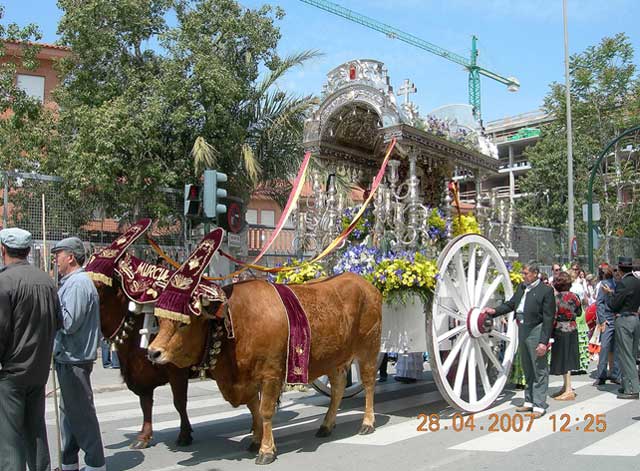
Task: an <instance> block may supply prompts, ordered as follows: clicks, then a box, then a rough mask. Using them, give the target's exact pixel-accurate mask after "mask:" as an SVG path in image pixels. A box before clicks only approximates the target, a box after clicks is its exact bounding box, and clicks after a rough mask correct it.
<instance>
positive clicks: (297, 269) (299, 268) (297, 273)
mask: <svg viewBox="0 0 640 471" xmlns="http://www.w3.org/2000/svg"><path fill="white" fill-rule="evenodd" d="M286 266H287V267H290V268H292V269H291V270H283V271H280V272H278V273H276V275H275V276H273V275H269V280H270V281H273V282H275V283H282V284H285V285H294V284H300V283H304V282H305V281H310V280H315V279H317V278H320V277H323V276H327V272H326V270H325V269H324V267H323V266H322V264H321V263H319V262H315V263H310V262H307V261H304V260H297V259H294V260H291V261H289V263H287V264H286Z"/></svg>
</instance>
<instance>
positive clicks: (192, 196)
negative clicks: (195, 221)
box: [184, 184, 202, 217]
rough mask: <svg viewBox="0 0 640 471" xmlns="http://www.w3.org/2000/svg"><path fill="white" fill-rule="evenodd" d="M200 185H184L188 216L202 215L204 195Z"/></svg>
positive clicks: (185, 211) (186, 214)
mask: <svg viewBox="0 0 640 471" xmlns="http://www.w3.org/2000/svg"><path fill="white" fill-rule="evenodd" d="M200 190H201V188H200V185H192V184H187V185H185V186H184V215H185V216H187V217H197V216H200V212H201V208H202V196H201V194H200Z"/></svg>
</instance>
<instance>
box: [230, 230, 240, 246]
mask: <svg viewBox="0 0 640 471" xmlns="http://www.w3.org/2000/svg"><path fill="white" fill-rule="evenodd" d="M227 243H228V244H229V247H242V236H241V235H240V234H234V233H232V232H227Z"/></svg>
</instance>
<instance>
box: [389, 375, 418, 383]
mask: <svg viewBox="0 0 640 471" xmlns="http://www.w3.org/2000/svg"><path fill="white" fill-rule="evenodd" d="M393 379H395V380H396V381H398V382H400V383H404V384H410V383H415V382H416V381H418V380H417V379H415V378H405V377H404V376H394V377H393Z"/></svg>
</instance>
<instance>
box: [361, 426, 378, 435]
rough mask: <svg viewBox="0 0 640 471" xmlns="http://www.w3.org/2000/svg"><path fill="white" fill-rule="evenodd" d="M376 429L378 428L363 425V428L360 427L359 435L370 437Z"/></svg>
mask: <svg viewBox="0 0 640 471" xmlns="http://www.w3.org/2000/svg"><path fill="white" fill-rule="evenodd" d="M375 429H376V428H375V427H374V426H373V425H365V424H362V427H360V431H359V432H358V435H369V434H371V433H373V432H374V430H375Z"/></svg>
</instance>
